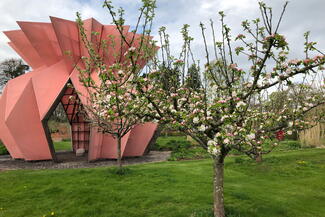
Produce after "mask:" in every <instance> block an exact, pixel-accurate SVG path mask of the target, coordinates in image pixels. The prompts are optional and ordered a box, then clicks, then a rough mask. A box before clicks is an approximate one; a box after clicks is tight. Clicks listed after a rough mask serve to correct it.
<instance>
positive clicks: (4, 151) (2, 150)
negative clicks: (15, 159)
mask: <svg viewBox="0 0 325 217" xmlns="http://www.w3.org/2000/svg"><path fill="white" fill-rule="evenodd" d="M5 154H9V153H8V150H7V149H6V147H5V146H4V145H3V143H2V142H1V141H0V155H5Z"/></svg>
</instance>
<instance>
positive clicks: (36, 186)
mask: <svg viewBox="0 0 325 217" xmlns="http://www.w3.org/2000/svg"><path fill="white" fill-rule="evenodd" d="M238 158H240V159H241V160H236V159H238ZM236 162H237V163H236ZM211 164H212V162H211V160H195V161H177V162H163V163H152V164H144V165H136V166H129V167H128V168H130V171H129V172H128V173H127V175H124V176H119V175H116V174H114V173H113V172H112V171H113V168H95V169H65V170H37V171H30V170H25V171H24V170H19V171H6V172H1V173H0V183H1V188H0V216H1V217H13V216H14V217H29V216H31V217H38V216H39V217H41V216H43V215H46V216H51V213H52V212H53V213H52V214H53V215H54V216H64V217H91V216H94V217H95V216H96V217H110V216H112V217H125V216H131V217H133V216H138V217H145V216H153V217H157V216H162V217H181V216H191V215H192V216H202V217H203V216H211V208H212V203H213V200H212V165H211ZM324 180H325V150H324V149H304V150H295V151H286V152H278V153H273V154H271V155H268V156H265V157H264V162H262V163H260V164H257V163H255V162H254V161H252V160H249V159H247V158H244V157H242V156H239V157H229V158H228V159H227V160H226V168H225V204H226V210H227V213H228V216H231V217H239V216H240V217H282V216H287V217H323V216H325V206H324V201H325V182H324Z"/></svg>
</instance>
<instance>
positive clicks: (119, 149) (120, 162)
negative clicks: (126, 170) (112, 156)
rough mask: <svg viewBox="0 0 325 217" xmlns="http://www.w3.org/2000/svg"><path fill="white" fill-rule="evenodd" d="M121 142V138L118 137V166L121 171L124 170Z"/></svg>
mask: <svg viewBox="0 0 325 217" xmlns="http://www.w3.org/2000/svg"><path fill="white" fill-rule="evenodd" d="M121 140H122V138H121V137H117V166H118V168H120V169H121V168H122V155H121V142H122V141H121Z"/></svg>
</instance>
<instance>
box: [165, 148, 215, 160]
mask: <svg viewBox="0 0 325 217" xmlns="http://www.w3.org/2000/svg"><path fill="white" fill-rule="evenodd" d="M209 157H210V154H209V153H208V152H207V151H206V150H205V149H204V148H202V147H199V146H192V147H187V146H183V147H179V148H178V149H176V150H174V151H172V153H171V156H170V158H169V159H168V160H170V161H177V160H194V159H205V158H209Z"/></svg>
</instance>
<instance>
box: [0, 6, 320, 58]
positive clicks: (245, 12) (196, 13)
mask: <svg viewBox="0 0 325 217" xmlns="http://www.w3.org/2000/svg"><path fill="white" fill-rule="evenodd" d="M102 2H103V1H102V0H28V1H26V0H1V1H0V14H1V15H0V18H1V19H0V30H1V31H5V30H14V29H18V25H17V24H16V21H38V22H49V16H55V17H60V18H64V19H70V20H75V17H76V16H75V13H76V12H77V11H79V12H81V13H82V16H83V18H89V17H94V18H95V19H97V20H98V21H100V22H101V23H102V24H110V23H111V19H110V16H109V14H108V13H107V12H106V11H105V10H104V9H103V8H102ZM265 2H266V3H267V4H268V5H269V6H271V7H273V8H274V13H275V16H277V15H279V13H280V12H281V7H282V6H283V4H284V1H283V0H268V1H265ZM113 3H114V4H115V5H116V6H122V7H123V8H125V10H126V14H127V17H126V18H127V19H126V20H127V24H130V25H134V24H135V22H136V20H135V19H136V17H137V13H138V10H137V8H138V7H139V5H140V1H139V0H113ZM257 3H258V1H257V0H157V4H158V8H157V10H156V19H155V23H154V35H157V30H158V28H159V27H160V26H166V27H167V31H168V33H169V34H170V36H171V39H172V43H173V48H175V50H177V48H179V47H180V45H181V36H180V33H179V31H180V29H181V27H182V26H183V24H185V23H188V24H190V26H191V28H190V33H191V34H192V35H193V36H195V43H194V50H195V53H196V57H197V58H200V59H202V58H203V56H204V52H203V47H202V46H203V44H202V40H201V37H200V28H199V23H200V21H202V22H203V23H206V24H208V22H209V19H210V18H212V19H213V20H215V21H216V22H217V20H218V18H219V17H218V15H217V13H218V11H220V10H223V11H225V13H226V15H227V17H226V22H227V23H228V24H229V25H230V26H231V28H232V32H233V34H232V35H234V36H235V35H237V34H238V33H239V32H240V29H241V26H240V24H241V21H242V20H245V19H253V18H256V17H258V15H259V10H258V4H257ZM324 8H325V1H324V0H308V1H303V0H291V1H290V3H289V6H288V8H287V11H286V14H285V16H284V20H283V23H282V26H281V28H280V33H281V34H284V35H286V37H287V39H288V41H289V43H290V45H291V50H292V54H291V55H290V56H291V57H292V58H294V57H303V53H302V51H303V42H304V41H303V33H304V32H305V31H311V39H312V40H314V41H317V42H318V47H319V48H320V49H321V50H322V51H325V24H324V21H325V13H324ZM216 25H217V24H216ZM156 39H157V38H156ZM7 42H8V39H7V38H6V36H5V35H4V34H3V33H2V32H1V34H0V61H2V60H4V59H5V58H9V57H18V56H17V55H16V54H15V52H14V51H13V50H12V49H11V48H10V47H9V46H8V45H7Z"/></svg>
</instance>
